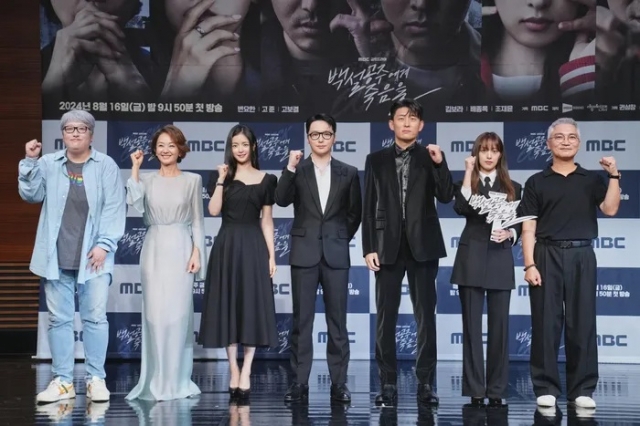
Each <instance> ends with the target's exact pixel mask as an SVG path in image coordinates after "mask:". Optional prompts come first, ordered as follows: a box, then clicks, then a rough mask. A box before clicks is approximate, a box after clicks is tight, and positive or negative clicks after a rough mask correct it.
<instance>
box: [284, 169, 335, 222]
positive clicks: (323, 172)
mask: <svg viewBox="0 0 640 426" xmlns="http://www.w3.org/2000/svg"><path fill="white" fill-rule="evenodd" d="M311 161H312V162H313V170H314V173H315V175H316V185H318V195H319V196H320V208H321V209H322V213H324V210H325V208H326V207H327V200H328V199H329V190H331V160H329V162H328V163H327V165H326V166H325V167H324V168H320V167H318V166H317V165H316V163H315V162H314V161H313V158H312V160H311ZM287 170H289V171H290V172H293V173H295V172H296V169H292V168H290V167H289V166H287Z"/></svg>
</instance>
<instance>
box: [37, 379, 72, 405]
mask: <svg viewBox="0 0 640 426" xmlns="http://www.w3.org/2000/svg"><path fill="white" fill-rule="evenodd" d="M75 397H76V391H75V389H74V388H73V383H67V382H63V381H62V380H60V378H59V377H56V378H55V379H53V380H52V381H51V383H49V386H47V388H46V389H45V390H43V391H42V392H40V393H39V394H38V395H37V396H36V402H37V403H38V404H48V403H51V402H57V401H62V400H64V399H71V398H75Z"/></svg>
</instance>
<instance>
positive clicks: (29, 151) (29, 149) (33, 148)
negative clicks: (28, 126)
mask: <svg viewBox="0 0 640 426" xmlns="http://www.w3.org/2000/svg"><path fill="white" fill-rule="evenodd" d="M24 151H25V154H26V155H27V157H28V158H38V157H39V156H40V151H42V142H38V140H37V139H32V140H30V141H29V142H27V144H26V145H25V146H24Z"/></svg>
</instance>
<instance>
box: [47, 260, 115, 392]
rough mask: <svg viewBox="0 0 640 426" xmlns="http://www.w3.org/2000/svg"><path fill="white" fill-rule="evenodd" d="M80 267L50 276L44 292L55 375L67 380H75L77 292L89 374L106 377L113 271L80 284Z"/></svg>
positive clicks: (101, 377)
mask: <svg viewBox="0 0 640 426" xmlns="http://www.w3.org/2000/svg"><path fill="white" fill-rule="evenodd" d="M77 275H78V271H71V270H63V269H61V270H60V279H59V280H47V281H46V282H45V284H44V292H45V296H46V298H47V308H48V310H49V329H48V333H47V334H48V338H49V348H50V350H51V358H52V371H53V375H54V377H59V378H60V379H61V380H62V381H64V382H70V383H72V382H73V364H74V361H75V358H74V347H75V336H74V330H73V329H74V327H73V323H74V317H75V311H76V307H75V298H74V296H75V293H76V290H77V292H78V304H79V308H80V309H79V310H80V319H81V320H82V336H83V340H84V355H85V363H86V368H87V378H91V377H98V378H100V379H104V378H105V376H106V373H105V371H104V361H105V358H106V356H107V345H108V343H109V323H108V322H107V299H108V297H109V285H111V274H102V275H99V276H97V277H96V278H94V279H92V280H89V281H87V282H86V283H85V284H77V281H76V277H77Z"/></svg>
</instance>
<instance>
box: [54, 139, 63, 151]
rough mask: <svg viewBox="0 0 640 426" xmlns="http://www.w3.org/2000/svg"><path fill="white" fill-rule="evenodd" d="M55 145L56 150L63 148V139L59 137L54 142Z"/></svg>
mask: <svg viewBox="0 0 640 426" xmlns="http://www.w3.org/2000/svg"><path fill="white" fill-rule="evenodd" d="M53 146H54V147H55V150H56V151H60V150H61V149H64V142H62V139H59V138H58V139H56V140H55V141H54V142H53Z"/></svg>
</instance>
